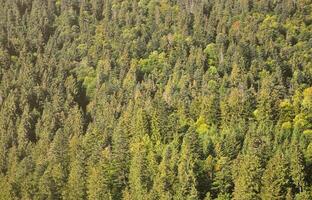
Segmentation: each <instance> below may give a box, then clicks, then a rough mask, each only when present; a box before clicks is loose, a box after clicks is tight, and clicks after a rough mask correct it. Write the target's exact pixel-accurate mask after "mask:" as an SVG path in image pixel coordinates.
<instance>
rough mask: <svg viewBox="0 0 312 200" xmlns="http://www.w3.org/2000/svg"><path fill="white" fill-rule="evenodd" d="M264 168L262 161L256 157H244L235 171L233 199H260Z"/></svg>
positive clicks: (240, 158)
mask: <svg viewBox="0 0 312 200" xmlns="http://www.w3.org/2000/svg"><path fill="white" fill-rule="evenodd" d="M261 176H262V168H261V164H260V160H259V158H258V157H256V156H254V155H242V156H240V157H239V158H238V160H237V163H236V165H235V167H234V169H233V177H234V192H233V199H240V200H252V199H260V195H259V193H260V186H261Z"/></svg>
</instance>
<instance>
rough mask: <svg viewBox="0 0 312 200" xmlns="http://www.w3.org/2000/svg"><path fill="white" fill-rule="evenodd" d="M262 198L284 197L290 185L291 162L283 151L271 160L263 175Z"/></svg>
mask: <svg viewBox="0 0 312 200" xmlns="http://www.w3.org/2000/svg"><path fill="white" fill-rule="evenodd" d="M262 185H263V186H262V189H261V191H262V192H261V198H262V199H284V198H285V197H286V194H287V188H288V187H289V186H290V177H289V163H288V162H287V159H286V157H285V155H284V154H283V152H279V151H278V152H276V153H275V155H274V156H273V157H272V158H271V159H270V160H269V162H268V164H267V167H266V169H265V171H264V173H263V177H262Z"/></svg>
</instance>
